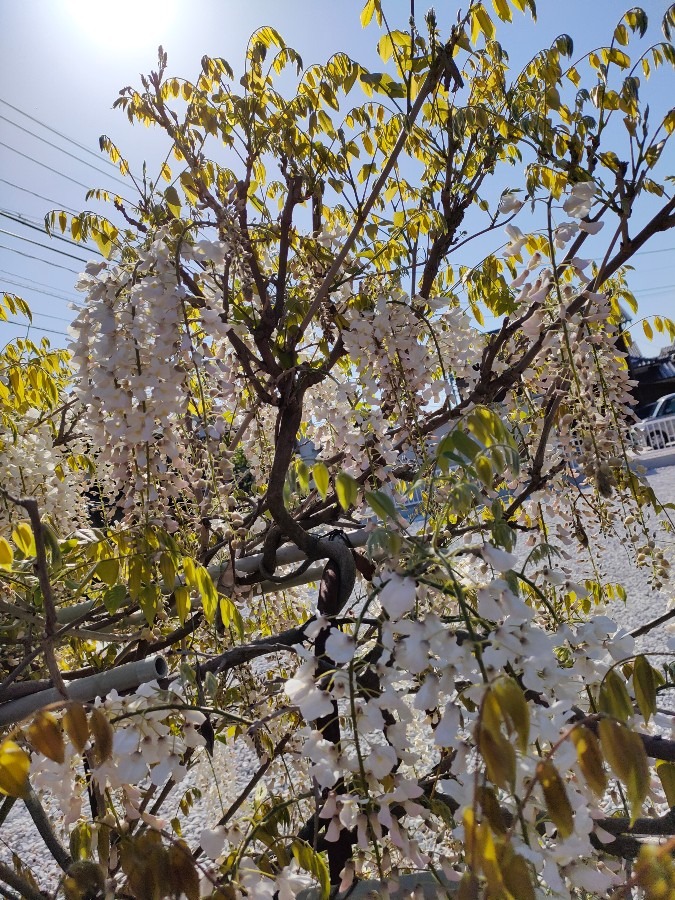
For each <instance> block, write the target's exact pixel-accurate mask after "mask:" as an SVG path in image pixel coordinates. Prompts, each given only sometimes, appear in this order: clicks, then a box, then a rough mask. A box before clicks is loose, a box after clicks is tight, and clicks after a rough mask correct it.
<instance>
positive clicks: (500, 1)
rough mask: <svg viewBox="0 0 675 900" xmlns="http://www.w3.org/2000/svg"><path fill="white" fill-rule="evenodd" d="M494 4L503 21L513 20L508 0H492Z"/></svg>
mask: <svg viewBox="0 0 675 900" xmlns="http://www.w3.org/2000/svg"><path fill="white" fill-rule="evenodd" d="M492 5H493V6H494V8H495V12H496V13H497V15H498V16H499V18H500V19H501V20H502V22H510V21H511V18H512V17H511V7H510V6H509V4H508V3H507V0H492Z"/></svg>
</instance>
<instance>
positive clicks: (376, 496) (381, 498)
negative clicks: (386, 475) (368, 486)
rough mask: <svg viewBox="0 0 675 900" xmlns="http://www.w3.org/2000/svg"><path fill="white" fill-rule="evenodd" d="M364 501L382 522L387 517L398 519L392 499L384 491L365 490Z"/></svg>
mask: <svg viewBox="0 0 675 900" xmlns="http://www.w3.org/2000/svg"><path fill="white" fill-rule="evenodd" d="M366 503H367V504H368V506H369V507H370V508H371V509H372V511H373V512H374V513H375V515H376V516H379V517H380V518H381V519H382V521H383V522H386V521H387V519H388V518H389V519H393V520H394V522H396V521H397V520H398V512H397V511H396V506H395V504H394V501H393V500H392V499H391V497H390V496H389V495H388V494H385V493H384V491H366Z"/></svg>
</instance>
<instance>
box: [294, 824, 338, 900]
mask: <svg viewBox="0 0 675 900" xmlns="http://www.w3.org/2000/svg"><path fill="white" fill-rule="evenodd" d="M291 851H292V853H293V857H294V858H295V861H296V862H297V864H298V865H299V866H300V868H301V869H304V870H305V872H309V873H310V874H311V875H313V876H314V877H315V878H316V880H317V881H318V882H319V885H320V886H321V900H328V897H329V896H330V875H329V874H328V867H327V866H326V863H325V862H324V860H323V857H322V856H320V855H319V854H318V853H317V852H316V851H315V850H314V849H313V848H312V847H311V846H310V845H309V844H308V843H306V842H305V841H303V840H300V838H296V839H295V840H294V841H293V843H292V844H291Z"/></svg>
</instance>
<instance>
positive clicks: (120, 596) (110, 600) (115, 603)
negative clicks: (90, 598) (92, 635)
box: [103, 584, 127, 615]
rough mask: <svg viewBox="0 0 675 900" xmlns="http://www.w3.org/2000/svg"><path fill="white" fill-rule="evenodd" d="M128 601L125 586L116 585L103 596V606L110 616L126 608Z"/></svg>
mask: <svg viewBox="0 0 675 900" xmlns="http://www.w3.org/2000/svg"><path fill="white" fill-rule="evenodd" d="M126 599H127V589H126V588H125V586H124V585H123V584H116V585H114V587H111V588H109V589H108V590H107V591H106V592H105V594H104V595H103V605H104V606H105V608H106V609H107V610H108V612H109V613H110V615H113V614H114V613H116V612H117V610H118V609H120V608H121V607H122V606H124V604H125V602H126Z"/></svg>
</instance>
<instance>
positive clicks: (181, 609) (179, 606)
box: [173, 584, 192, 625]
mask: <svg viewBox="0 0 675 900" xmlns="http://www.w3.org/2000/svg"><path fill="white" fill-rule="evenodd" d="M173 595H174V597H175V598H176V612H177V613H178V619H179V620H180V624H181V625H185V622H186V620H187V617H188V616H189V615H190V608H191V606H192V602H191V600H190V591H189V590H188V589H187V588H186V587H185V585H182V584H181V585H180V586H179V587H177V588H176V589H175V590H174V592H173Z"/></svg>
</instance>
